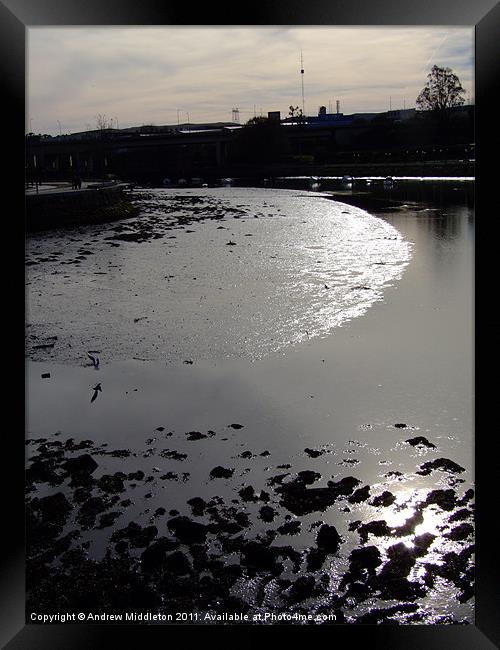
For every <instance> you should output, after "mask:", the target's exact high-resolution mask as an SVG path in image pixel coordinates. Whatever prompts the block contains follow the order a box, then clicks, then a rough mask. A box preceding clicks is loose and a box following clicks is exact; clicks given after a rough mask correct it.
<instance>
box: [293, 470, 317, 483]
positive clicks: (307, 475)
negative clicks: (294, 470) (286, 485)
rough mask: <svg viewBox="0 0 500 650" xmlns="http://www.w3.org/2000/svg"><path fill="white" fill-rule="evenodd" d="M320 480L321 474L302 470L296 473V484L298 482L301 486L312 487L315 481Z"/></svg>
mask: <svg viewBox="0 0 500 650" xmlns="http://www.w3.org/2000/svg"><path fill="white" fill-rule="evenodd" d="M320 478H321V474H319V473H318V472H313V471H311V470H303V471H302V472H298V474H297V479H295V480H296V483H298V482H299V481H300V482H301V483H303V485H312V484H313V483H314V482H315V481H317V480H319V479H320Z"/></svg>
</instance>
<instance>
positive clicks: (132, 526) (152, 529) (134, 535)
mask: <svg viewBox="0 0 500 650" xmlns="http://www.w3.org/2000/svg"><path fill="white" fill-rule="evenodd" d="M157 534H158V529H157V528H156V526H145V527H144V528H143V527H142V526H140V525H139V524H136V523H135V522H133V521H131V522H130V523H129V525H128V526H127V527H126V528H122V529H120V530H116V531H115V532H114V533H113V534H112V535H111V540H112V541H120V540H127V541H128V543H129V544H130V546H132V547H134V548H144V547H145V546H148V545H149V544H150V543H151V541H152V540H153V539H154V538H155V537H156V535H157Z"/></svg>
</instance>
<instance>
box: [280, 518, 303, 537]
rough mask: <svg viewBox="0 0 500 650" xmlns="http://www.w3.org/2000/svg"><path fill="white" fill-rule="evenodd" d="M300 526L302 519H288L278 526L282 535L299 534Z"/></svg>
mask: <svg viewBox="0 0 500 650" xmlns="http://www.w3.org/2000/svg"><path fill="white" fill-rule="evenodd" d="M300 527H301V523H300V521H288V522H286V523H285V524H283V525H282V526H280V527H279V528H278V533H279V534H280V535H298V534H299V533H300Z"/></svg>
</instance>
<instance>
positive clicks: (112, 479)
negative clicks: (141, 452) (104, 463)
mask: <svg viewBox="0 0 500 650" xmlns="http://www.w3.org/2000/svg"><path fill="white" fill-rule="evenodd" d="M124 478H125V474H123V473H122V472H116V474H103V476H101V478H100V479H99V480H98V481H97V485H98V486H99V489H101V490H102V491H103V492H108V493H112V494H113V493H117V492H123V490H124V489H125V486H124V484H123V479H124Z"/></svg>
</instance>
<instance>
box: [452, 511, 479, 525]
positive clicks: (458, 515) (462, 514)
mask: <svg viewBox="0 0 500 650" xmlns="http://www.w3.org/2000/svg"><path fill="white" fill-rule="evenodd" d="M473 514H474V513H473V512H472V510H469V509H468V508H461V509H460V510H457V511H456V512H454V513H453V514H452V515H451V517H449V518H448V521H449V522H450V523H452V522H454V521H463V520H464V519H469V518H470V517H472V516H473Z"/></svg>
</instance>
